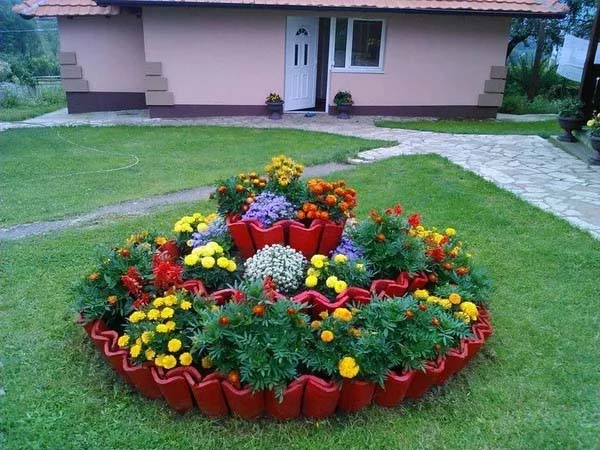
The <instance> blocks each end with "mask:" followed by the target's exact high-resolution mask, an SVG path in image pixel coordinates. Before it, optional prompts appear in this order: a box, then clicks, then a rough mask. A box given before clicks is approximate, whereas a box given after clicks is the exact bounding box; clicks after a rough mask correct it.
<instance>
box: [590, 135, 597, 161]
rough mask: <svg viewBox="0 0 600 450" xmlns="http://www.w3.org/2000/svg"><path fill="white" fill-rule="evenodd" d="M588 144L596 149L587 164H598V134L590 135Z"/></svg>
mask: <svg viewBox="0 0 600 450" xmlns="http://www.w3.org/2000/svg"><path fill="white" fill-rule="evenodd" d="M590 144H592V148H593V149H594V150H596V155H594V156H593V157H592V158H590V160H589V164H590V165H591V166H600V136H590Z"/></svg>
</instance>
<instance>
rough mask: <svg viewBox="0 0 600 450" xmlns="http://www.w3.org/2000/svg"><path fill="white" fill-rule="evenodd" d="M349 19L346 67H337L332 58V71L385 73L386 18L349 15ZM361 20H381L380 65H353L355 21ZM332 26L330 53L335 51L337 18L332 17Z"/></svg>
mask: <svg viewBox="0 0 600 450" xmlns="http://www.w3.org/2000/svg"><path fill="white" fill-rule="evenodd" d="M340 19H346V17H340ZM347 19H348V30H347V32H346V60H345V61H344V67H335V66H334V64H335V59H334V58H332V64H331V71H332V72H340V73H344V72H345V73H384V72H383V59H384V55H385V44H386V39H385V37H386V29H387V27H386V25H387V24H386V20H385V19H372V18H368V19H367V18H362V17H347ZM355 20H360V21H364V22H381V44H380V46H379V66H353V65H352V41H353V37H354V21H355ZM331 21H332V24H331V25H332V26H331V32H330V36H331V38H330V50H329V52H330V54H331V53H332V52H335V35H336V31H337V18H335V17H332V18H331Z"/></svg>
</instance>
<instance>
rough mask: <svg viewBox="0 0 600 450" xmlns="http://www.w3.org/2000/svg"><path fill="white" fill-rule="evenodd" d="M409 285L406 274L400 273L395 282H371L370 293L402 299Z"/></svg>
mask: <svg viewBox="0 0 600 450" xmlns="http://www.w3.org/2000/svg"><path fill="white" fill-rule="evenodd" d="M409 285H410V280H409V278H408V273H406V272H401V273H400V275H398V278H397V279H396V280H383V279H382V280H373V282H372V283H371V292H375V294H377V295H387V296H388V297H402V296H403V295H404V294H406V292H407V291H408V287H409Z"/></svg>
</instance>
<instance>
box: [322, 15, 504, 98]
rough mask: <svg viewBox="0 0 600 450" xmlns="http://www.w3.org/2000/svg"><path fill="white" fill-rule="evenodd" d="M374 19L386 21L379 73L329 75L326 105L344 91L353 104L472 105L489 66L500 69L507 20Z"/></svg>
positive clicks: (393, 17)
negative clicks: (351, 98) (328, 93)
mask: <svg viewBox="0 0 600 450" xmlns="http://www.w3.org/2000/svg"><path fill="white" fill-rule="evenodd" d="M370 17H377V16H374V15H370ZM379 17H383V18H385V19H387V33H386V48H385V50H384V68H383V73H332V75H331V97H330V103H332V100H333V96H334V95H335V93H336V92H337V91H338V90H349V91H350V92H351V93H352V96H353V98H354V100H355V102H356V104H357V105H377V106H384V105H402V106H416V105H419V106H421V105H461V106H465V105H476V104H477V99H478V95H479V94H481V93H482V92H483V87H484V83H485V80H487V79H489V77H490V68H491V66H503V65H504V64H505V57H506V46H507V42H508V30H509V23H510V19H509V18H506V17H500V18H498V17H484V16H454V15H447V16H435V15H411V14H404V15H402V14H393V15H380V16H379Z"/></svg>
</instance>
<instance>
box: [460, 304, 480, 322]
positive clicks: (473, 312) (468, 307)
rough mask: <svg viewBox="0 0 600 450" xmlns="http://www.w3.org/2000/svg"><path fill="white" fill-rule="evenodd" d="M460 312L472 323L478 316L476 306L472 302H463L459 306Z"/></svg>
mask: <svg viewBox="0 0 600 450" xmlns="http://www.w3.org/2000/svg"><path fill="white" fill-rule="evenodd" d="M460 310H461V311H462V312H464V313H465V314H467V315H468V316H469V318H470V319H471V320H472V321H475V320H477V317H478V316H479V311H478V310H477V305H476V304H475V303H473V302H463V303H461V304H460Z"/></svg>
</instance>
